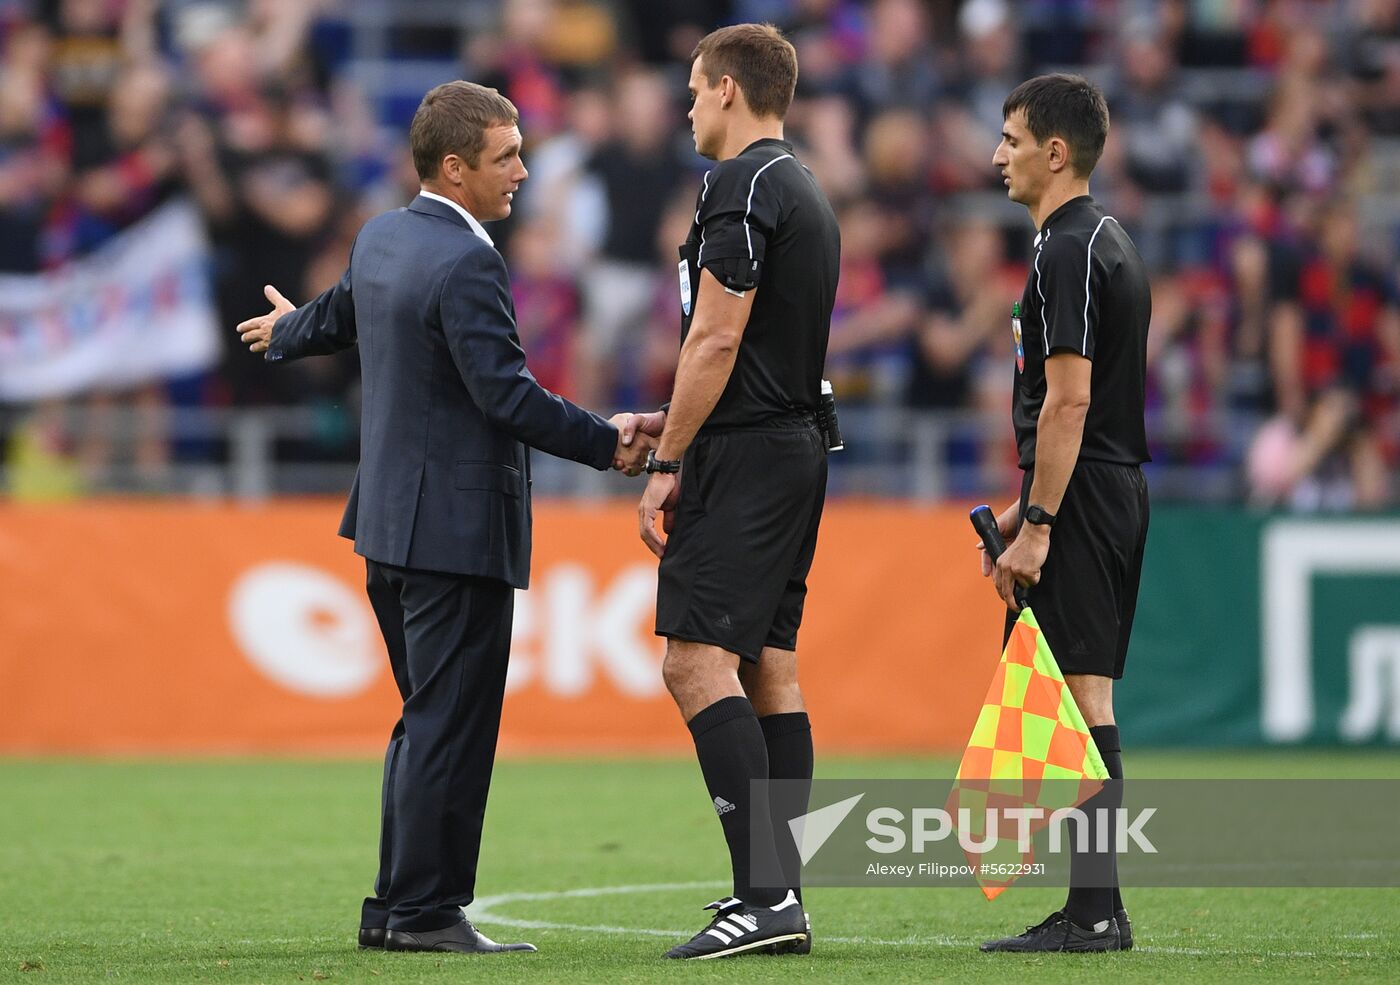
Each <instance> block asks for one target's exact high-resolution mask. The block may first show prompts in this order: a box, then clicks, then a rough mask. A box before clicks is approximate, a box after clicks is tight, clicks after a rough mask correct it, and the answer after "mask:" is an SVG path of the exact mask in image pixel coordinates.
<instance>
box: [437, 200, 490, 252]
mask: <svg viewBox="0 0 1400 985" xmlns="http://www.w3.org/2000/svg"><path fill="white" fill-rule="evenodd" d="M418 194H419V195H422V196H423V197H424V198H431V199H432V200H433V201H434V202H442V203H443V204H444V205H450V206H452V207H453V208H454V209H456V210H457V214H458V215H460V216H461V217H462V218H463V219H466V220H467V225H469V226H471V227H472V232H474V233H476V234H477V235H478V236H480V237H481V238H482V239H484V240H486V245H487V246H495V245H496V243H495V241H493V240H492V239H491V237H490V236H488V235H486V228H485V227H484V226H482V224H481V223H479V222H477V221H476V217H475V216H473V215H472V214H471V213H470V212H468V211H467V210H466V209H464V208H462V207H461V206H460V205H458V204H457V203H456V202H454V201H452V199H450V198H443V197H442V196H441V195H439V194H437V193H436V192H430V191H428V190H427V189H425V188H420V189H418Z"/></svg>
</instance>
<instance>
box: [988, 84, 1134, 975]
mask: <svg viewBox="0 0 1400 985" xmlns="http://www.w3.org/2000/svg"><path fill="white" fill-rule="evenodd" d="M1002 116H1003V118H1004V123H1003V126H1002V132H1001V143H1000V144H999V145H998V147H997V150H996V154H995V155H994V156H993V158H992V164H993V165H994V166H995V167H996V168H998V169H999V170H1000V171H1001V174H1002V177H1003V178H1004V179H1005V184H1006V187H1007V195H1008V196H1009V197H1010V199H1011V200H1012V201H1013V202H1019V203H1020V204H1022V205H1024V206H1025V207H1026V209H1027V211H1029V212H1030V216H1031V220H1032V221H1033V222H1034V223H1035V227H1036V237H1035V242H1034V246H1033V249H1034V255H1033V258H1032V261H1031V269H1030V273H1029V274H1028V276H1027V280H1026V289H1025V292H1024V293H1023V294H1022V296H1021V300H1020V302H1019V303H1018V304H1017V305H1016V306H1015V308H1014V309H1013V311H1012V318H1011V332H1012V338H1013V340H1014V342H1015V351H1016V384H1015V396H1014V399H1013V404H1012V418H1013V421H1014V424H1015V429H1016V443H1017V446H1018V450H1019V453H1020V464H1021V468H1022V470H1023V479H1022V483H1021V496H1020V500H1019V501H1018V502H1017V503H1015V504H1014V505H1012V506H1010V507H1009V508H1007V509H1006V510H1005V511H1004V512H1003V513H1002V514H1001V516H999V517H998V518H997V524H998V526H999V527H1000V528H1001V532H1002V536H1003V537H1005V538H1006V540H1007V541H1008V542H1009V546H1008V547H1007V550H1006V553H1005V554H1003V555H1002V556H1001V558H1000V559H998V561H997V562H996V565H995V569H994V570H993V568H992V565H990V564H989V562H988V559H987V557H986V555H985V554H984V555H983V558H982V562H983V564H982V568H983V574H984V575H985V574H992V575H994V577H995V580H996V588H997V592H998V593H999V594H1000V595H1001V597H1002V599H1003V600H1005V602H1006V604H1007V607H1008V609H1010V610H1012V611H1010V612H1008V615H1007V627H1006V628H1007V633H1008V634H1009V633H1010V631H1011V626H1012V625H1013V623H1014V620H1015V610H1017V609H1019V608H1020V606H1019V605H1018V604H1017V602H1016V599H1015V589H1016V586H1017V585H1021V586H1027V588H1028V591H1027V602H1028V604H1029V605H1030V606H1031V607H1032V608H1034V610H1035V615H1036V620H1037V622H1039V624H1040V627H1041V630H1042V632H1044V634H1045V638H1046V641H1047V642H1048V643H1049V644H1050V649H1051V650H1052V651H1053V652H1054V654H1055V659H1056V660H1057V662H1058V663H1059V666H1060V671H1061V672H1062V673H1063V674H1064V676H1065V682H1066V683H1067V684H1068V685H1069V689H1070V692H1071V693H1072V694H1073V695H1074V699H1075V701H1076V702H1077V703H1078V705H1079V708H1080V710H1081V711H1082V712H1083V714H1084V719H1085V722H1086V723H1087V724H1088V725H1089V731H1090V733H1091V734H1092V735H1093V737H1094V742H1095V744H1096V745H1097V746H1098V748H1099V752H1100V753H1102V755H1103V760H1104V764H1105V765H1106V766H1107V767H1108V773H1109V776H1110V778H1111V780H1116V781H1121V780H1122V778H1123V760H1122V754H1121V752H1120V746H1119V739H1118V726H1117V725H1116V724H1115V723H1114V717H1113V682H1114V681H1115V680H1118V679H1119V678H1121V677H1122V676H1123V661H1124V657H1125V655H1126V654H1127V650H1128V637H1129V635H1130V634H1131V632H1132V628H1133V612H1134V610H1135V609H1136V607H1137V595H1138V581H1139V578H1140V576H1141V573H1142V556H1143V547H1144V545H1145V543H1146V540H1147V519H1148V505H1147V484H1146V482H1145V481H1144V479H1143V474H1142V469H1141V467H1140V466H1141V465H1142V463H1143V462H1145V461H1147V460H1148V453H1147V436H1146V432H1145V428H1144V424H1143V405H1144V399H1145V398H1144V392H1145V377H1146V368H1147V326H1148V322H1149V321H1150V319H1151V314H1152V297H1151V293H1150V290H1149V287H1148V280H1147V271H1146V269H1145V267H1144V266H1143V262H1142V258H1141V257H1140V256H1138V252H1137V249H1136V248H1135V247H1134V246H1133V243H1132V241H1131V240H1130V239H1129V238H1128V234H1127V233H1126V232H1124V231H1123V227H1122V226H1121V225H1120V224H1119V223H1118V220H1117V219H1115V218H1113V216H1111V215H1109V214H1107V213H1106V212H1105V211H1104V209H1103V207H1102V206H1100V205H1099V204H1098V203H1097V202H1095V201H1094V199H1093V198H1092V197H1090V195H1089V174H1090V172H1092V171H1093V170H1094V165H1095V164H1097V163H1098V160H1099V155H1100V154H1101V153H1102V152H1103V146H1104V140H1105V138H1106V137H1107V136H1108V106H1107V105H1106V104H1105V102H1104V98H1103V94H1102V93H1100V92H1099V90H1098V89H1097V88H1095V87H1094V86H1093V85H1092V84H1091V83H1089V82H1088V81H1086V80H1085V79H1083V78H1080V77H1079V76H1074V75H1044V76H1040V77H1039V78H1034V79H1031V80H1029V81H1027V82H1024V83H1022V84H1021V85H1020V86H1018V87H1017V88H1016V89H1015V91H1014V92H1012V93H1011V95H1010V96H1009V97H1008V98H1007V100H1006V103H1005V105H1004V106H1003V108H1002ZM1013 538H1014V539H1013ZM1122 796H1123V793H1122V786H1121V782H1117V783H1115V782H1110V783H1108V784H1106V785H1105V787H1104V789H1103V790H1102V791H1101V792H1100V793H1099V794H1098V795H1096V796H1095V797H1093V798H1091V799H1090V800H1088V801H1086V802H1085V803H1084V804H1083V805H1081V807H1082V809H1083V810H1084V811H1085V813H1086V814H1087V815H1088V816H1089V817H1090V831H1089V838H1088V844H1089V845H1090V846H1094V845H1096V844H1097V843H1098V840H1097V836H1098V832H1097V831H1096V830H1095V828H1094V824H1093V819H1094V818H1095V810H1096V809H1097V808H1116V807H1119V806H1121V804H1122ZM1109 816H1112V815H1109ZM1070 840H1071V843H1072V844H1074V843H1075V842H1076V840H1077V839H1074V838H1071V839H1070ZM1110 845H1111V841H1110ZM1131 947H1132V930H1131V926H1130V924H1129V923H1128V914H1127V912H1126V911H1125V910H1124V909H1123V901H1122V896H1121V894H1120V893H1119V891H1118V888H1117V871H1116V867H1114V865H1113V863H1112V853H1111V850H1110V853H1109V854H1108V855H1102V854H1100V855H1097V856H1096V855H1094V854H1093V853H1092V852H1086V853H1082V854H1081V853H1075V854H1072V855H1071V859H1070V890H1069V897H1068V899H1067V900H1066V902H1065V906H1064V908H1063V909H1062V910H1058V911H1056V912H1055V913H1052V914H1051V915H1050V916H1049V917H1047V918H1046V919H1045V920H1044V921H1042V922H1041V923H1039V924H1037V925H1036V926H1034V927H1031V928H1028V929H1027V930H1026V932H1025V933H1022V934H1017V935H1015V936H1012V937H1004V938H1001V939H999V940H993V941H988V942H986V943H985V944H983V945H982V949H983V950H984V951H1117V950H1127V949H1129V948H1131Z"/></svg>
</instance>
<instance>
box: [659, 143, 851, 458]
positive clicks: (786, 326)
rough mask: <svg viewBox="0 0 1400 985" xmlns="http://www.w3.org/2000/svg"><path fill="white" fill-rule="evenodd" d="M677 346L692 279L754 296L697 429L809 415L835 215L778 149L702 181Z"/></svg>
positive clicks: (808, 176)
mask: <svg viewBox="0 0 1400 985" xmlns="http://www.w3.org/2000/svg"><path fill="white" fill-rule="evenodd" d="M680 255H681V261H680V291H681V313H682V318H681V338H682V340H684V339H685V336H686V334H687V333H688V332H689V331H690V321H691V317H692V315H693V313H694V299H695V298H696V297H697V296H698V294H699V283H700V271H701V269H706V270H709V271H710V272H711V273H712V274H714V276H715V279H716V280H718V281H719V282H720V283H721V284H723V285H725V287H726V288H727V289H731V290H739V291H743V290H747V289H751V288H753V287H755V286H756V287H757V288H758V295H757V297H755V298H754V304H753V310H752V312H751V313H750V314H749V322H748V327H747V328H745V329H744V337H743V340H742V341H741V343H740V345H739V352H738V355H737V357H736V359H735V362H734V371H733V373H732V374H730V377H729V384H728V385H727V386H726V387H725V389H724V393H723V394H721V395H720V398H719V402H718V403H716V405H715V409H714V411H713V412H712V413H711V414H710V417H709V419H708V420H707V421H706V422H705V424H704V428H703V429H702V430H705V429H719V428H734V427H752V426H755V425H759V424H763V423H764V422H766V421H771V420H774V419H778V418H783V417H791V416H792V415H793V414H794V413H801V412H809V413H810V412H815V411H816V409H817V404H818V400H819V399H820V387H821V375H822V367H823V365H824V364H825V362H826V344H827V338H828V336H829V335H830V334H831V309H832V307H833V306H834V305H835V303H836V280H837V275H838V272H839V270H838V268H839V267H840V261H841V233H840V230H839V229H838V228H837V225H836V214H835V213H834V212H833V211H832V208H831V204H830V203H829V202H828V201H827V199H826V195H824V194H823V193H822V190H821V189H820V188H819V187H818V186H817V182H816V179H815V178H813V177H812V173H811V172H810V171H808V170H807V169H806V168H805V167H804V166H803V165H802V164H801V163H800V162H799V161H798V160H797V157H796V156H795V155H794V153H793V149H792V145H791V144H789V143H788V142H787V141H784V140H774V139H764V140H757V141H755V142H754V143H752V144H750V145H749V146H748V147H746V148H744V150H743V151H742V152H741V153H740V154H739V155H738V156H737V157H734V158H731V159H729V160H727V161H721V162H720V163H718V164H716V165H715V167H714V168H712V169H711V170H710V171H708V172H707V173H706V174H705V179H704V182H703V183H702V185H701V188H700V192H699V195H698V196H697V198H696V203H695V220H694V222H693V223H692V224H691V227H690V235H689V236H688V237H686V241H685V245H684V246H682V247H681V248H680Z"/></svg>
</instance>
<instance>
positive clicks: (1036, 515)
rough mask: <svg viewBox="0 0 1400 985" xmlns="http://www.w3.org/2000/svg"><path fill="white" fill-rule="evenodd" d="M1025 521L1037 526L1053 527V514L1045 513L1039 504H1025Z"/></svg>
mask: <svg viewBox="0 0 1400 985" xmlns="http://www.w3.org/2000/svg"><path fill="white" fill-rule="evenodd" d="M1026 522H1027V523H1033V524H1035V525H1036V526H1037V527H1053V526H1054V525H1055V514H1053V513H1047V512H1045V510H1043V509H1041V508H1040V507H1039V506H1027V507H1026Z"/></svg>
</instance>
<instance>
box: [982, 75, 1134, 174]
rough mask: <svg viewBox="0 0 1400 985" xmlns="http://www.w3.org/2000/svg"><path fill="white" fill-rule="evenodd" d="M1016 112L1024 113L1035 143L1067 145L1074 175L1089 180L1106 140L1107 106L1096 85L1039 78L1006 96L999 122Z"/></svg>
mask: <svg viewBox="0 0 1400 985" xmlns="http://www.w3.org/2000/svg"><path fill="white" fill-rule="evenodd" d="M1018 109H1019V110H1025V113H1026V129H1027V130H1029V131H1030V132H1031V136H1032V137H1034V138H1035V142H1036V143H1038V144H1043V143H1045V141H1047V140H1049V139H1050V138H1051V137H1059V138H1060V139H1061V140H1063V141H1064V142H1065V143H1066V144H1067V145H1068V146H1069V164H1070V167H1071V168H1073V169H1074V173H1075V174H1076V175H1078V176H1079V177H1081V178H1087V177H1089V174H1090V172H1092V171H1093V170H1094V165H1096V164H1098V163H1099V156H1100V155H1102V154H1103V143H1104V141H1105V140H1106V139H1107V138H1108V103H1106V102H1105V101H1104V98H1103V93H1102V92H1100V91H1099V88H1098V86H1096V85H1094V84H1093V83H1092V82H1090V81H1089V80H1088V79H1086V78H1084V77H1083V76H1079V75H1063V74H1057V75H1039V76H1036V77H1035V78H1033V79H1027V80H1026V81H1025V82H1022V83H1021V84H1020V85H1018V86H1017V87H1016V88H1015V89H1014V90H1012V92H1011V95H1009V96H1007V97H1006V102H1005V103H1003V104H1002V107H1001V117H1002V119H1007V118H1009V117H1010V116H1011V114H1012V113H1014V112H1016V111H1017V110H1018Z"/></svg>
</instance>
